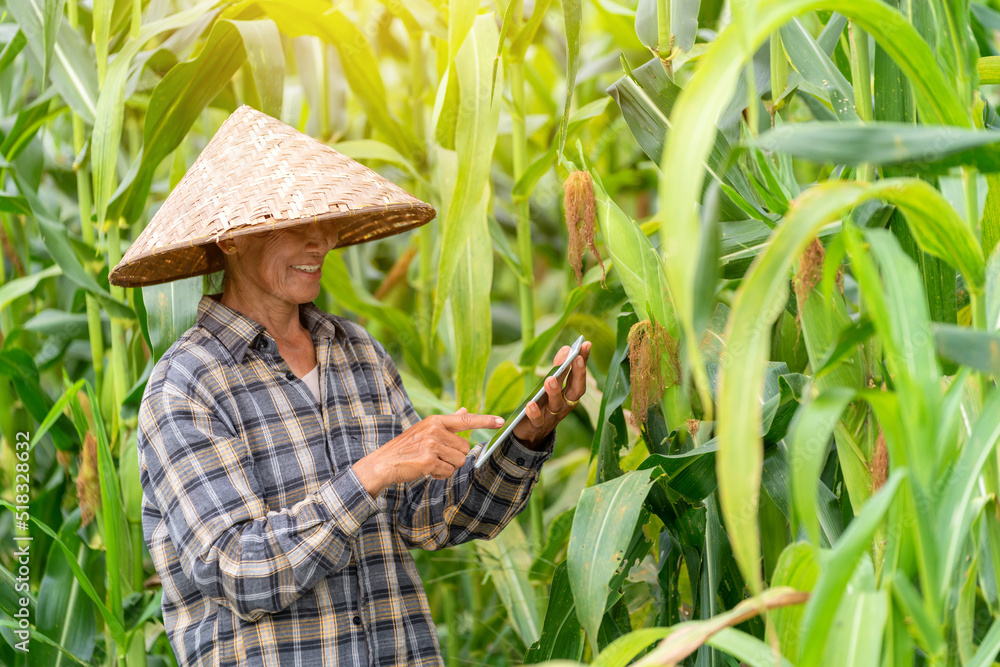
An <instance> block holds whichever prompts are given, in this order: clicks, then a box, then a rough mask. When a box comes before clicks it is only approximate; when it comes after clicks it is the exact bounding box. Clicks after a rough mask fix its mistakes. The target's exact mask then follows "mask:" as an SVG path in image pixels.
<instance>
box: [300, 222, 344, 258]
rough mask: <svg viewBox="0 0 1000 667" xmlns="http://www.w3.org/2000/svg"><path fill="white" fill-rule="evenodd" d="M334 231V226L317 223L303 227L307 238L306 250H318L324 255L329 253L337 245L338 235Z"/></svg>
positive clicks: (303, 232)
mask: <svg viewBox="0 0 1000 667" xmlns="http://www.w3.org/2000/svg"><path fill="white" fill-rule="evenodd" d="M332 229H333V228H332V225H324V224H323V223H320V222H317V221H313V222H310V223H309V224H307V225H303V226H302V234H303V236H304V237H305V241H306V249H307V250H316V251H318V252H320V253H322V254H324V255H325V254H326V253H327V252H329V251H330V249H331V248H333V247H334V246H335V245H336V243H337V239H336V233H335V231H331V230H332Z"/></svg>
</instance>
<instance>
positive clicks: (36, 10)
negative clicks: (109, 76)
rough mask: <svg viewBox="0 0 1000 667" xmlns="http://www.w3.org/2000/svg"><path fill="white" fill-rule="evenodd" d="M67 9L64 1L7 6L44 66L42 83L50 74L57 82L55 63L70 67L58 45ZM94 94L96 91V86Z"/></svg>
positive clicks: (29, 0)
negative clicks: (64, 11) (53, 64)
mask: <svg viewBox="0 0 1000 667" xmlns="http://www.w3.org/2000/svg"><path fill="white" fill-rule="evenodd" d="M64 5H65V0H12V1H11V2H9V3H7V7H8V9H10V12H11V13H12V14H13V15H14V19H15V20H16V21H17V23H18V26H19V27H20V29H21V32H22V33H24V36H25V37H26V38H27V45H28V49H29V50H30V51H31V53H32V54H33V55H34V56H35V58H36V59H37V60H38V62H39V63H40V64H41V73H42V81H43V82H44V81H46V80H48V78H49V74H50V72H51V73H52V75H53V79H56V76H55V72H52V71H51V70H52V69H53V68H52V63H53V60H56V61H57V62H58V65H57V66H61V67H65V66H66V64H67V63H66V60H65V58H66V47H65V45H64V44H63V45H60V44H59V37H60V27H61V25H62V19H63V6H64ZM94 83H95V84H96V80H95V82H94ZM91 90H96V85H95V86H94V88H93V89H91ZM91 99H93V98H91ZM67 101H68V100H67ZM91 117H93V109H91Z"/></svg>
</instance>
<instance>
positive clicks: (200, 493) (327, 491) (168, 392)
mask: <svg viewBox="0 0 1000 667" xmlns="http://www.w3.org/2000/svg"><path fill="white" fill-rule="evenodd" d="M138 445H139V463H140V473H141V477H142V478H143V479H142V483H143V489H144V492H145V493H146V494H147V495H148V496H149V497H150V498H151V499H152V500H153V502H155V504H156V505H157V507H158V508H159V510H160V513H161V514H162V516H163V518H164V521H165V522H166V527H167V531H168V532H169V535H170V537H171V540H172V542H173V545H174V547H175V549H176V551H177V555H178V559H179V562H180V566H181V568H182V569H183V571H184V573H185V575H187V577H188V578H189V579H190V580H191V581H193V582H194V584H195V585H196V586H197V587H198V588H199V589H200V590H201V591H202V592H203V593H204V594H205V595H206V596H208V597H210V598H211V599H212V600H213V601H215V602H216V603H218V604H219V605H222V606H224V607H227V608H228V609H230V610H231V611H232V612H233V613H234V614H236V615H238V616H239V617H240V618H242V619H244V620H246V621H251V622H252V621H256V620H258V619H259V618H261V617H262V616H263V615H264V614H266V613H273V612H277V611H281V610H283V609H285V608H286V607H288V606H289V605H290V604H291V603H292V602H294V601H295V600H296V599H297V598H299V597H300V596H301V595H303V594H304V593H305V592H306V591H308V590H309V589H311V588H312V587H313V586H315V584H316V583H317V582H318V581H319V580H320V579H321V578H323V577H325V576H327V575H328V574H330V573H331V572H336V571H338V570H340V569H341V568H343V567H344V566H345V565H346V564H347V563H348V562H349V560H350V557H351V550H350V541H351V540H352V539H353V537H354V536H355V535H356V533H357V531H358V528H359V527H360V525H361V524H362V523H363V522H364V521H365V520H366V519H367V518H368V517H370V516H371V515H372V514H374V513H375V512H377V511H378V506H377V504H376V503H375V502H374V501H373V500H372V498H371V496H370V495H369V494H368V492H367V491H366V490H365V488H364V487H363V486H362V484H361V482H360V480H358V478H357V476H356V475H355V474H354V471H353V470H352V469H350V468H347V469H345V470H343V471H342V472H340V473H338V474H337V475H335V476H334V477H333V478H331V479H329V480H327V481H326V482H324V483H323V484H322V486H321V487H320V488H319V490H318V491H317V492H316V493H314V494H311V495H308V496H307V497H306V498H305V499H303V500H301V501H300V502H298V503H296V504H295V505H293V506H292V507H289V508H286V509H282V510H281V511H268V510H267V507H266V504H265V502H264V495H263V493H262V491H261V487H260V483H259V481H258V479H257V477H256V475H255V473H254V470H253V456H252V454H251V452H250V449H249V447H248V446H247V444H246V443H245V441H244V440H243V439H242V438H240V437H239V436H238V434H237V433H235V432H234V431H233V429H232V427H230V426H229V425H228V424H227V423H226V422H225V421H224V420H223V419H221V418H220V417H219V416H218V414H217V412H216V411H215V410H213V409H211V408H210V407H209V406H207V405H205V404H203V403H202V402H200V401H199V399H197V398H194V397H192V396H191V395H185V394H184V393H182V392H180V391H178V390H177V389H176V388H170V387H168V386H166V385H163V389H162V390H160V391H157V392H155V393H150V394H148V395H147V396H146V397H145V399H144V401H143V404H142V407H141V409H140V411H139V436H138Z"/></svg>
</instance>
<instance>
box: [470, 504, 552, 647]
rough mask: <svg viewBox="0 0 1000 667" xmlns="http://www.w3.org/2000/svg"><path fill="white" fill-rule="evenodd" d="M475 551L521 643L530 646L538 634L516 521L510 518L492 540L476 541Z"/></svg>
mask: <svg viewBox="0 0 1000 667" xmlns="http://www.w3.org/2000/svg"><path fill="white" fill-rule="evenodd" d="M475 545H476V551H477V552H478V553H479V557H480V560H481V561H482V563H483V567H484V569H485V570H486V573H487V574H489V576H490V578H491V579H492V580H493V584H494V585H495V586H496V588H497V593H499V594H500V598H501V599H502V600H503V603H504V606H505V607H506V608H507V613H508V614H509V615H510V617H511V620H512V621H513V624H514V629H515V630H516V631H517V634H518V636H520V637H521V641H523V642H524V645H525V646H531V645H532V644H534V643H535V642H536V641H538V638H539V636H540V634H541V630H540V626H539V622H538V611H537V607H536V603H535V592H534V589H533V588H532V586H531V582H529V581H528V576H527V574H528V568H529V567H530V566H531V556H530V555H529V553H528V552H529V550H528V542H527V539H526V538H525V536H524V532H523V531H522V530H521V526H520V524H519V523H517V522H516V521H512V522H511V523H510V524H509V525H508V526H507V527H506V528H505V529H504V530H503V532H502V533H500V535H499V536H498V537H496V538H494V539H492V540H476V542H475Z"/></svg>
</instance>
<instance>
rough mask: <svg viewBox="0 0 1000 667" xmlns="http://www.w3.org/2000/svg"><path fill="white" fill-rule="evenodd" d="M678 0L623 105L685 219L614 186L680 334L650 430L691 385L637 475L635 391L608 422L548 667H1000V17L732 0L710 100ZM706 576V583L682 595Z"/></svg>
mask: <svg viewBox="0 0 1000 667" xmlns="http://www.w3.org/2000/svg"><path fill="white" fill-rule="evenodd" d="M678 4H680V5H685V4H688V3H672V7H671V3H663V2H660V3H640V5H639V9H638V10H637V12H636V28H637V30H638V31H639V34H640V35H644V36H645V37H646V38H647V39H648V38H650V37H652V36H653V35H654V31H653V30H652V29H651V28H650V26H649V23H654V24H655V25H657V26H658V30H657V31H655V37H656V41H655V42H654V43H652V44H649V43H647V45H649V46H650V49H651V51H652V52H653V54H654V56H657V57H655V58H654V59H652V60H651V61H650V62H649V63H647V64H645V65H642V66H641V67H638V68H635V69H632V68H627V69H626V75H625V77H623V78H622V79H621V80H620V81H619V82H617V83H616V84H614V85H613V86H612V87H611V88H610V89H609V93H610V94H612V95H613V96H614V97H615V99H616V101H617V102H618V104H619V107H620V108H621V110H622V112H623V114H624V115H625V118H626V119H627V120H628V122H629V127H630V129H631V130H632V133H633V135H634V137H635V139H636V140H637V142H638V143H639V145H640V146H641V147H642V149H643V150H644V152H645V153H646V154H647V155H648V156H649V158H650V159H651V160H652V161H653V162H654V163H656V164H657V165H659V167H660V169H659V172H658V174H659V194H660V201H661V203H662V206H661V208H660V210H659V212H658V213H657V214H656V215H655V216H654V217H653V219H652V220H649V221H646V222H645V223H643V224H642V225H640V224H638V222H637V221H635V220H632V219H630V218H629V216H628V215H627V214H626V213H624V211H623V210H622V209H621V208H620V207H619V206H618V205H617V204H616V203H615V201H614V198H613V197H612V196H610V195H609V194H608V193H607V191H606V190H604V189H603V188H601V187H599V186H598V187H595V190H596V192H597V194H596V202H597V210H598V213H599V217H600V220H601V227H602V232H603V235H604V241H605V243H606V245H607V250H608V253H609V255H610V256H611V257H612V258H613V259H614V264H615V268H616V270H617V271H618V273H619V276H620V279H621V281H622V284H623V285H624V287H625V290H626V292H627V293H628V297H629V300H630V302H631V305H632V306H633V308H634V311H635V313H636V315H635V316H634V317H635V318H638V319H639V320H643V319H646V320H649V321H650V323H647V324H646V325H645V329H646V330H649V329H650V328H651V327H652V328H655V327H656V326H657V325H660V326H662V327H664V329H665V330H666V332H667V335H666V336H665V337H664V338H663V340H664V341H666V342H665V343H661V344H658V345H656V346H655V347H656V348H657V349H656V351H655V354H654V355H653V356H652V357H651V358H652V359H653V362H652V366H650V364H649V362H648V359H649V358H650V357H649V355H648V354H647V355H646V356H643V354H645V352H644V353H643V354H639V355H632V367H631V369H630V372H631V377H632V378H633V383H632V384H633V386H632V389H633V393H632V399H633V402H632V408H633V410H635V409H636V407H637V403H636V398H637V394H636V393H635V384H636V378H637V377H638V378H643V379H642V381H643V382H645V381H647V380H646V379H644V376H646V375H648V374H649V372H650V370H651V369H652V372H653V373H661V374H662V373H663V371H662V369H663V368H664V364H662V360H663V359H667V360H668V361H669V362H670V363H667V364H666V365H665V367H667V368H670V367H671V366H672V365H674V364H676V361H675V359H676V360H679V362H680V363H681V365H682V366H683V368H682V369H681V370H682V372H680V373H676V372H675V373H669V372H668V373H666V374H665V376H663V377H661V380H662V381H661V383H660V384H661V385H665V386H666V389H665V391H664V392H663V394H662V397H661V398H660V399H659V400H658V401H656V400H654V401H653V402H652V405H651V406H650V407H647V405H648V401H643V402H640V403H639V408H640V409H641V410H642V411H643V412H646V411H647V410H648V411H649V412H648V413H647V414H646V415H645V419H640V421H642V422H644V425H643V426H642V430H641V437H640V438H639V440H638V441H636V442H635V445H634V447H633V449H632V451H631V452H630V453H628V454H627V455H625V456H624V457H620V456H619V454H618V452H619V450H620V448H622V447H625V446H627V445H628V444H630V443H629V438H628V437H624V438H622V437H619V436H618V433H619V432H620V430H621V428H622V427H624V426H625V424H624V420H623V414H622V413H620V412H612V410H614V411H620V410H621V409H622V406H623V405H624V400H623V398H624V395H625V392H626V390H620V391H618V392H617V393H616V395H618V396H621V397H622V398H621V399H619V400H618V401H616V402H612V401H608V400H605V402H604V404H603V405H602V413H601V416H600V417H601V421H599V425H598V430H599V432H600V429H601V428H602V427H603V428H608V427H610V429H611V433H610V434H609V435H607V436H604V437H600V438H599V439H598V438H596V437H595V448H594V457H595V459H596V466H597V470H598V478H597V481H599V482H602V483H599V484H597V485H596V486H594V487H592V488H588V489H586V490H585V491H584V492H583V495H582V497H581V501H580V504H579V505H578V507H577V509H576V515H575V517H574V520H573V527H572V530H571V531H570V534H569V538H568V539H569V550H568V556H567V572H568V573H569V581H568V588H570V589H571V592H572V600H573V602H574V604H575V607H576V621H577V624H576V625H571V624H570V623H568V622H567V621H566V620H565V618H564V616H565V613H564V612H562V611H557V610H556V609H555V608H553V607H552V606H550V613H552V614H553V620H554V621H557V622H559V625H555V624H553V625H552V626H548V627H550V629H551V630H552V633H551V634H550V635H548V636H546V635H545V634H544V633H543V637H542V641H541V642H540V643H539V645H538V646H537V647H536V648H537V657H538V658H539V659H544V658H550V659H554V658H565V659H570V660H573V661H578V660H581V659H583V658H586V657H587V656H590V657H591V658H593V659H594V661H595V664H602V665H625V664H630V663H631V662H632V661H634V660H636V659H637V658H638V662H636V664H642V665H672V664H689V663H690V664H698V665H701V664H726V660H727V659H728V658H727V657H725V656H729V657H731V658H735V659H737V660H739V661H741V662H742V663H744V664H753V665H771V664H778V663H781V664H795V665H800V664H801V665H818V664H838V665H840V664H893V665H895V664H914V663H917V664H940V665H952V664H955V665H959V664H961V665H989V664H993V662H994V658H995V656H996V655H997V653H998V650H1000V623H998V622H997V620H996V619H997V618H998V616H997V613H998V609H997V606H996V600H997V593H996V591H997V588H996V571H995V569H994V568H995V563H996V562H997V553H996V552H995V546H996V541H995V531H996V527H997V523H996V522H997V516H998V515H997V514H996V512H995V511H994V510H995V501H996V483H997V479H998V477H997V465H998V464H997V461H998V458H997V452H996V450H995V446H996V443H997V440H998V438H1000V432H998V430H997V422H996V417H995V406H994V403H995V402H996V401H998V400H1000V398H998V393H997V391H996V389H995V385H994V382H993V377H994V375H995V373H996V366H995V364H994V363H993V362H992V361H991V359H992V356H991V352H990V350H991V349H992V348H991V346H995V345H996V343H997V342H998V341H997V338H996V333H995V330H996V324H995V320H994V319H993V315H994V313H995V310H996V309H995V307H994V306H993V305H991V304H993V303H994V302H995V299H996V293H995V289H996V287H995V284H996V280H995V277H996V271H997V270H998V268H1000V264H998V261H1000V260H997V259H996V252H995V249H996V241H997V238H998V236H997V231H996V229H995V226H996V217H995V211H994V210H993V208H994V205H995V202H994V201H993V195H995V194H996V193H995V192H994V190H996V186H995V180H994V174H995V172H996V167H995V166H994V159H995V157H994V156H995V155H996V154H997V153H996V150H997V149H996V141H997V135H996V134H995V133H994V132H993V131H992V125H993V119H994V114H993V112H992V106H991V104H990V102H989V100H988V99H987V96H986V93H985V92H980V90H979V86H980V85H982V84H986V83H992V82H993V81H994V79H993V78H992V77H993V76H995V74H993V72H995V70H993V69H992V66H993V65H992V63H993V60H992V58H994V57H995V53H996V45H995V44H993V43H992V41H991V39H990V37H989V31H990V30H992V26H995V25H997V23H996V18H997V16H998V15H997V13H996V11H995V10H994V9H993V8H991V7H989V6H987V5H986V4H978V3H968V2H936V1H931V2H926V3H908V2H879V1H873V2H867V1H863V0H862V1H859V2H858V1H854V0H849V1H847V2H839V3H827V2H821V1H805V0H804V1H801V2H799V1H794V0H793V1H789V2H768V1H766V0H764V1H762V2H759V3H739V4H737V3H732V5H731V10H732V19H733V20H732V22H731V23H730V24H729V25H727V26H725V27H724V28H723V29H721V30H720V31H719V32H718V36H717V38H716V39H714V40H711V41H710V42H709V43H706V44H705V45H704V46H703V47H702V49H701V50H700V53H699V54H698V62H697V64H696V65H695V66H694V68H693V74H691V76H690V78H689V79H688V80H687V81H683V80H682V77H681V76H679V74H680V73H679V72H678V68H676V67H674V65H673V62H672V61H674V60H675V59H676V58H677V56H678V55H682V54H683V51H684V50H685V48H684V47H680V48H677V49H675V50H673V51H671V52H670V56H668V59H669V61H671V64H669V65H668V64H667V63H666V62H664V61H665V60H667V59H665V58H663V55H662V52H661V51H660V50H659V49H658V48H656V46H657V45H660V44H671V45H673V44H675V40H673V39H670V35H671V32H672V30H674V29H675V28H674V27H673V24H672V21H673V18H674V16H675V14H672V13H671V9H673V10H676V9H677V7H678ZM690 5H691V6H688V7H687V11H688V12H690V11H691V9H692V6H693V7H694V9H697V6H698V3H690ZM831 12H836V13H831ZM640 17H644V18H645V19H646V23H645V24H642V23H640ZM684 25H685V24H684V23H683V22H682V23H680V24H679V26H678V27H677V28H676V30H678V31H682V30H685V29H686V28H685V27H684ZM676 43H678V44H681V45H684V44H688V42H686V40H684V39H679V40H676ZM692 48H694V46H688V47H687V49H692ZM762 81H763V82H764V83H765V85H763V86H762V85H761V82H762ZM768 120H769V123H768V122H767V121H768ZM765 124H767V125H769V126H770V128H769V129H764V125H765ZM581 161H582V160H581ZM567 166H568V168H580V169H585V170H588V171H589V172H590V174H591V176H592V177H593V179H594V181H595V185H596V184H599V182H600V179H601V176H602V174H601V173H600V171H599V170H598V169H595V168H593V167H591V166H590V165H587V164H586V163H585V162H583V164H581V165H580V166H579V167H577V166H576V165H574V164H571V163H569V162H567ZM803 174H806V175H808V176H807V178H812V179H815V180H814V182H812V183H810V184H808V185H805V184H803V179H802V175H803ZM655 230H658V232H659V233H658V235H653V234H652V232H654V231H655ZM651 235H652V236H653V238H649V237H650V236H651ZM656 241H659V243H658V244H657V243H656ZM637 324H642V323H641V322H637ZM633 326H635V325H632V324H630V323H624V326H621V327H620V329H619V332H620V335H619V340H620V343H621V344H624V345H629V344H630V341H629V337H628V336H627V335H625V336H623V335H622V333H624V331H625V329H626V328H629V329H631V328H632V327H633ZM674 338H678V339H679V340H677V341H676V342H675V341H673V340H672V339H674ZM792 338H794V341H792V340H791V339H792ZM631 344H633V345H636V346H648V345H649V343H648V342H647V340H646V339H643V338H641V337H639V336H635V337H634V338H633V340H632V341H631ZM800 344H801V345H802V347H804V351H802V352H800V351H798V350H797V347H798V345H800ZM619 357H620V359H619ZM657 357H659V360H660V361H661V363H659V365H657V364H658V359H657ZM624 358H625V355H624V354H620V355H618V357H616V361H623V360H624ZM636 359H646V360H647V361H645V362H643V365H642V366H641V367H640V368H639V369H638V373H637V368H636V366H635V361H636ZM621 373H622V374H623V375H624V373H625V371H624V369H623V370H622V371H621ZM610 377H611V376H609V379H610ZM620 384H621V385H622V386H626V385H625V381H624V378H622V380H620ZM685 389H688V390H690V396H691V401H690V403H685V402H684V401H683V400H682V399H681V400H679V397H682V396H683V395H684V394H683V392H684V390H685ZM611 395H612V385H605V392H604V396H605V399H608V397H609V396H611ZM615 419H617V421H618V425H616V424H615ZM706 431H707V433H706ZM831 442H832V443H833V445H834V446H833V449H832V451H831V448H830V443H831ZM709 458H710V459H711V466H712V468H713V470H712V472H714V476H712V475H711V473H708V474H702V475H700V477H701V478H704V477H709V476H711V477H713V484H712V486H711V487H710V488H708V489H707V493H706V494H704V495H701V496H700V497H699V496H695V497H691V496H688V495H686V494H685V493H684V491H683V490H684V489H687V488H688V484H689V480H687V479H686V478H684V477H683V476H682V475H683V472H684V471H687V470H690V469H691V468H693V467H694V466H696V465H698V462H699V461H701V460H707V459H709ZM609 462H610V463H609ZM626 463H627V465H626ZM602 471H603V472H604V478H603V480H602V479H601V472H602ZM605 480H606V481H605ZM713 491H714V492H713ZM692 513H696V514H694V516H696V517H697V521H698V523H697V524H696V526H695V529H694V530H692V529H691V526H690V522H691V521H692V520H693V518H692ZM633 526H634V529H633V528H632V527H633ZM649 538H652V539H651V540H650V539H649ZM643 542H645V544H643ZM653 549H656V550H657V551H658V554H657V558H653V559H649V557H645V558H644V556H645V554H646V553H647V552H648V551H650V550H653ZM730 550H731V552H730ZM678 552H679V553H678ZM730 553H731V558H730ZM650 561H652V562H654V563H656V565H657V567H658V568H659V574H658V577H657V582H658V583H659V589H660V598H659V601H660V604H661V613H660V615H659V618H657V619H656V622H654V623H644V626H646V627H642V628H639V629H634V630H632V627H634V626H630V621H632V620H633V619H634V617H635V613H634V612H635V611H637V610H638V609H640V608H641V607H640V606H639V605H637V604H630V605H628V606H627V610H625V611H622V610H621V609H620V607H621V601H622V600H623V589H622V588H621V585H622V581H623V578H625V577H629V578H633V579H634V578H635V576H634V570H636V569H637V568H642V567H643V566H644V565H646V564H648V563H649V562H650ZM681 564H683V569H684V570H685V571H686V575H687V578H688V582H683V583H686V584H687V585H683V584H681V585H678V583H677V582H676V581H672V580H671V579H670V569H669V568H670V566H671V565H673V567H674V568H677V569H680V567H679V566H680V565H681ZM665 567H666V568H667V571H666V572H665V571H664V568H665ZM630 570H632V571H633V574H631V575H630V574H628V573H629V571H630ZM675 571H676V570H675ZM647 577H648V575H647ZM647 580H648V579H647ZM554 587H555V583H554ZM732 587H735V591H734V590H732ZM654 590H655V587H654ZM624 592H625V593H627V592H628V590H627V588H626V589H625V591H624ZM626 598H627V596H626ZM562 604H563V606H564V607H565V601H564V602H563V603H562ZM684 607H689V608H690V609H691V613H690V614H685V615H686V616H689V617H691V620H688V619H687V618H678V617H677V616H678V614H677V611H678V609H679V608H680V609H681V610H683V609H684ZM629 612H632V613H629ZM682 613H683V612H682ZM547 622H548V617H546V623H547ZM547 625H548V624H547ZM557 630H558V631H557ZM623 630H625V631H624V632H623ZM628 630H631V631H630V632H629V631H628ZM584 637H585V638H586V641H584ZM653 644H656V646H655V647H653V646H652V645H653ZM640 656H641V657H640ZM533 657H535V656H533Z"/></svg>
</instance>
